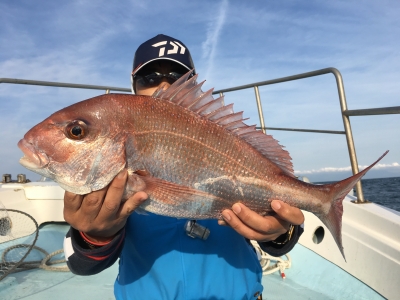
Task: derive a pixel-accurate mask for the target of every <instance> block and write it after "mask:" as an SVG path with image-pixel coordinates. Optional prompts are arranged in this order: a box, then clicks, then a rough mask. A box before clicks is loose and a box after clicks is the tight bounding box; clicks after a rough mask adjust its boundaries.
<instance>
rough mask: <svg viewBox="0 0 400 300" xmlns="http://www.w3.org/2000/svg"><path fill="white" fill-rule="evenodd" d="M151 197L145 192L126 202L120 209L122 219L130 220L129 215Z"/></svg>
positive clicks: (138, 193)
mask: <svg viewBox="0 0 400 300" xmlns="http://www.w3.org/2000/svg"><path fill="white" fill-rule="evenodd" d="M148 197H149V196H148V195H147V194H146V193H145V192H137V193H135V194H134V195H133V196H131V197H130V198H129V199H128V200H126V201H125V202H124V203H123V204H122V205H121V209H120V213H119V216H120V217H121V218H128V217H129V215H130V214H131V213H132V212H133V211H134V210H135V209H137V208H138V207H139V206H140V205H141V204H142V203H143V202H144V201H146V199H147V198H148Z"/></svg>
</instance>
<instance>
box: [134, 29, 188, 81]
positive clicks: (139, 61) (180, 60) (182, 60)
mask: <svg viewBox="0 0 400 300" xmlns="http://www.w3.org/2000/svg"><path fill="white" fill-rule="evenodd" d="M160 59H165V60H170V61H173V62H176V63H177V64H180V65H182V66H184V67H185V68H186V69H188V70H193V73H194V74H195V72H194V64H193V60H192V56H191V55H190V52H189V49H188V48H187V47H186V46H185V44H184V43H182V42H181V41H180V40H178V39H175V38H173V37H170V36H168V35H164V34H159V35H157V36H155V37H153V38H151V39H149V40H148V41H146V42H144V43H143V44H141V45H140V46H139V47H138V48H137V50H136V52H135V57H134V59H133V68H132V70H133V71H132V76H134V75H135V74H136V73H137V72H138V71H139V70H140V69H141V68H143V67H144V66H145V65H147V64H149V63H151V62H153V61H155V60H160Z"/></svg>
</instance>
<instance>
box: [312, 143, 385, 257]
mask: <svg viewBox="0 0 400 300" xmlns="http://www.w3.org/2000/svg"><path fill="white" fill-rule="evenodd" d="M388 152H389V151H386V152H385V153H384V154H383V155H382V156H381V157H380V158H379V159H377V161H376V162H374V163H373V164H372V165H370V166H369V167H368V168H366V169H364V170H363V171H361V172H359V173H357V174H356V175H353V176H351V177H349V178H347V179H344V180H342V181H339V182H336V183H332V184H328V185H326V186H327V187H330V188H331V192H330V196H331V208H330V210H329V212H328V213H327V214H326V215H321V214H319V215H318V217H319V218H320V219H321V221H322V222H323V223H324V224H325V226H326V227H328V229H329V231H330V232H331V233H332V235H333V238H334V240H335V242H336V244H337V246H338V247H339V250H340V252H341V253H342V255H343V258H344V260H346V257H345V255H344V251H343V244H342V234H341V232H342V215H343V199H344V198H345V197H346V195H347V194H348V193H349V192H350V190H351V189H352V188H353V187H354V186H355V185H356V183H357V182H358V181H359V180H360V179H361V177H363V176H364V175H365V174H366V173H367V172H368V171H369V170H370V169H371V168H372V167H373V166H374V165H375V164H377V163H378V162H379V161H380V160H381V159H382V158H383V157H384V156H385V155H386V154H387V153H388Z"/></svg>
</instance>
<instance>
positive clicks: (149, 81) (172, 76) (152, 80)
mask: <svg viewBox="0 0 400 300" xmlns="http://www.w3.org/2000/svg"><path fill="white" fill-rule="evenodd" d="M180 77H182V74H180V73H176V72H170V73H168V74H160V73H156V72H155V73H151V74H149V75H146V76H140V75H138V76H136V84H139V85H140V86H142V87H146V88H150V87H155V86H158V85H160V83H161V81H162V79H163V78H165V79H166V80H167V82H168V83H169V84H173V83H174V82H175V81H177V80H178V79H179V78H180Z"/></svg>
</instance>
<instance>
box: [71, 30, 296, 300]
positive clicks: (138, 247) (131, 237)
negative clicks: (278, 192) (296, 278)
mask: <svg viewBox="0 0 400 300" xmlns="http://www.w3.org/2000/svg"><path fill="white" fill-rule="evenodd" d="M189 70H193V73H195V71H194V70H195V68H194V65H193V61H192V58H191V55H190V52H189V49H187V47H186V46H185V45H184V44H183V43H182V42H181V41H179V40H177V39H174V38H172V37H169V36H166V35H157V36H156V37H154V38H152V39H150V40H148V41H146V42H145V43H143V44H142V45H140V46H139V48H138V49H137V51H136V53H135V58H134V63H133V72H132V78H131V79H132V89H133V92H135V93H136V94H137V95H147V96H151V95H152V94H153V93H154V91H155V90H156V89H158V88H159V87H161V86H162V87H163V88H164V89H166V88H168V87H169V86H170V85H171V84H172V83H173V82H174V81H176V80H177V79H178V78H180V77H181V76H182V75H183V74H185V73H186V72H188V71H189ZM126 180H127V172H126V170H124V171H122V172H121V173H120V174H118V175H117V177H116V178H115V179H114V180H113V181H112V182H111V183H110V185H109V186H108V187H106V188H104V189H102V190H99V191H96V192H92V193H90V194H88V195H75V194H72V193H69V192H66V193H65V198H64V202H65V208H64V216H65V220H66V221H67V222H68V223H69V224H70V225H71V230H70V231H69V232H68V234H67V237H66V240H65V246H64V248H65V252H66V256H67V259H68V266H69V267H70V269H71V270H72V272H74V273H76V274H80V275H91V274H96V273H98V272H101V271H102V270H104V269H105V268H107V267H109V266H111V265H112V264H113V263H114V262H115V261H116V260H117V258H118V257H119V258H120V262H119V264H120V265H119V275H118V277H117V280H116V282H115V288H114V291H115V296H116V298H117V299H257V298H258V297H260V295H261V293H262V289H263V288H262V285H261V276H262V274H261V267H260V264H259V262H258V260H257V257H256V255H255V252H254V250H253V249H252V247H251V246H250V244H249V243H248V239H253V240H257V241H259V243H260V246H261V247H262V248H263V249H264V250H265V251H266V252H268V253H270V254H272V255H275V256H281V255H283V254H285V253H287V252H288V251H290V250H291V249H292V248H293V246H294V245H295V244H296V242H297V240H298V238H299V236H300V234H301V232H302V229H301V228H300V226H292V225H291V224H293V225H300V224H302V223H303V221H304V217H303V214H302V213H301V211H300V210H299V209H297V208H294V207H290V206H289V205H287V204H285V203H283V202H281V201H273V202H272V208H273V209H274V210H275V212H276V215H273V216H272V215H271V216H260V215H259V214H257V213H256V212H254V211H251V210H250V209H249V208H247V207H246V206H244V205H243V204H241V203H236V204H234V205H233V207H232V210H225V211H223V212H222V216H223V218H224V220H219V221H218V222H217V221H216V220H201V221H197V222H194V221H191V220H183V219H176V218H170V217H164V216H158V215H154V214H150V213H148V214H147V215H143V214H138V213H133V214H132V212H133V211H134V210H135V209H136V208H137V207H139V206H140V204H141V203H142V202H143V201H145V200H146V198H147V195H146V194H145V193H143V192H139V193H137V194H135V195H134V196H132V197H131V198H129V199H128V200H127V201H126V202H124V203H121V197H122V194H123V190H124V186H125V183H126ZM220 225H228V226H220ZM208 234H209V235H208Z"/></svg>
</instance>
